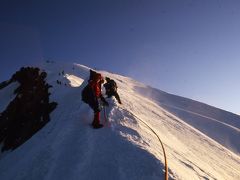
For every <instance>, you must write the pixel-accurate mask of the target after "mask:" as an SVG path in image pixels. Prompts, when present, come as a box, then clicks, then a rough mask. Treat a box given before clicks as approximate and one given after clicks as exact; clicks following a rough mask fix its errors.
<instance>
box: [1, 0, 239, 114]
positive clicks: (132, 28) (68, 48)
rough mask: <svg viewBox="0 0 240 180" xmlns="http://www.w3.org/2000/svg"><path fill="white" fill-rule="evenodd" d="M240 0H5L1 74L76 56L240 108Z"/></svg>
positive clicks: (79, 60)
mask: <svg viewBox="0 0 240 180" xmlns="http://www.w3.org/2000/svg"><path fill="white" fill-rule="evenodd" d="M239 9H240V1H238V0H211V1H210V0H181V1H180V0H74V1H73V0H66V1H63V0H51V1H48V0H22V1H19V0H15V1H13V0H1V1H0V81H3V80H6V79H8V78H9V77H10V75H11V74H12V73H13V72H14V71H15V70H17V69H19V67H21V66H25V65H27V64H30V63H32V62H37V61H42V60H46V59H49V60H54V61H65V62H76V63H80V64H84V65H87V66H89V67H92V68H99V69H103V70H107V71H110V72H114V73H118V74H122V75H126V76H130V77H133V78H134V79H137V80H139V81H142V82H144V83H146V84H149V85H151V86H153V87H156V88H158V89H161V90H163V91H166V92H169V93H172V94H177V95H180V96H184V97H188V98H191V99H195V100H199V101H201V102H205V103H207V104H210V105H213V106H216V107H219V108H222V109H225V110H228V111H232V112H235V113H239V114H240V102H239V101H240V93H239V89H240V85H239V84H240V83H239V77H240V71H239V67H240V11H239Z"/></svg>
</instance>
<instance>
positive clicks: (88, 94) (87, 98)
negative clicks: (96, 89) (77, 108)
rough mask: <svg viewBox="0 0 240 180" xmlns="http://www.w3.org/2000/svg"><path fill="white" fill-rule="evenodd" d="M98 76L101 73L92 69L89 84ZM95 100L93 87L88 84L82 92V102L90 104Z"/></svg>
mask: <svg viewBox="0 0 240 180" xmlns="http://www.w3.org/2000/svg"><path fill="white" fill-rule="evenodd" d="M98 75H99V73H97V72H96V71H93V70H91V69H90V76H89V80H88V83H89V82H91V81H92V80H94V79H95V78H96V77H97V76H98ZM100 75H101V74H100ZM93 99H94V93H93V90H92V88H91V86H90V85H89V84H88V85H87V86H86V87H84V88H83V90H82V101H83V102H85V103H87V104H89V103H90V102H92V101H93Z"/></svg>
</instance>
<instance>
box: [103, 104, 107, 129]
mask: <svg viewBox="0 0 240 180" xmlns="http://www.w3.org/2000/svg"><path fill="white" fill-rule="evenodd" d="M103 113H104V119H105V123H104V124H105V125H106V124H107V116H106V107H105V106H103Z"/></svg>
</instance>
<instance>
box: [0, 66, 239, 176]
mask: <svg viewBox="0 0 240 180" xmlns="http://www.w3.org/2000/svg"><path fill="white" fill-rule="evenodd" d="M41 67H42V69H44V70H45V71H46V72H47V73H48V83H49V84H51V85H53V88H52V89H51V93H52V94H51V98H52V100H54V101H56V102H58V107H57V109H56V110H55V111H53V113H52V114H51V119H52V120H51V121H50V122H49V123H48V124H47V125H46V126H45V127H44V128H43V129H41V130H40V131H39V132H38V133H37V134H35V135H34V136H33V137H32V138H31V139H30V140H28V141H27V142H26V143H25V144H23V145H22V146H20V147H19V148H18V149H16V150H15V151H13V152H5V153H3V154H1V156H0V177H1V179H3V180H11V179H14V180H15V179H16V180H22V179H34V180H42V179H44V180H53V179H71V180H75V179H76V180H79V179H83V180H93V179H94V180H95V179H109V180H113V179H119V180H125V179H131V180H138V179H144V180H145V179H146V180H155V179H164V156H163V151H162V149H161V145H160V144H159V141H158V139H157V138H156V136H155V135H154V134H153V133H152V132H151V131H150V130H149V128H148V127H147V126H146V125H144V124H143V123H142V122H141V121H140V120H139V119H138V118H140V119H142V120H143V121H144V122H146V123H147V124H148V125H149V126H150V127H152V128H153V129H154V131H155V132H156V133H157V134H158V135H159V137H160V138H161V140H162V142H163V144H164V147H165V149H166V154H167V160H168V167H169V179H183V180H186V179H189V180H192V179H227V180H231V179H232V180H237V179H240V157H239V155H238V154H237V153H239V152H240V151H239V148H240V147H239V144H238V143H237V141H236V139H237V138H238V139H239V136H240V135H239V127H240V118H239V116H237V115H233V114H231V113H228V112H225V111H222V110H219V109H217V110H216V109H215V108H213V107H209V106H204V104H202V103H198V102H196V101H194V103H193V102H192V100H188V99H186V98H183V99H184V103H183V99H181V97H176V96H174V95H170V94H167V93H164V92H162V91H159V90H156V89H153V88H151V87H148V86H145V85H144V84H142V83H139V82H137V81H134V80H132V79H130V78H127V77H123V76H120V75H116V74H112V73H108V72H105V71H100V72H101V73H102V74H103V75H104V76H109V77H110V78H113V79H114V80H115V81H116V82H117V84H118V87H119V88H118V92H119V95H120V97H121V99H122V102H123V105H121V106H119V105H118V104H117V103H116V101H115V100H114V99H108V101H109V102H110V106H109V107H108V108H107V109H106V113H107V115H108V119H109V124H108V125H107V124H106V126H105V127H104V128H102V129H98V130H95V129H92V128H91V127H90V126H89V124H90V123H91V120H92V111H91V109H90V108H89V107H88V106H87V105H86V104H84V103H83V102H82V101H81V90H82V88H83V87H84V86H85V84H86V81H85V80H86V79H87V78H88V75H89V68H88V67H85V66H82V65H78V64H57V63H46V64H43V65H41ZM62 71H64V73H62ZM61 73H62V74H61ZM57 80H59V81H61V82H62V84H61V85H59V84H57V83H56V81H57ZM65 83H66V85H65ZM3 90H4V91H5V89H3ZM3 90H1V91H0V93H1V92H2V93H3ZM153 92H154V93H153ZM4 93H5V92H4ZM190 103H191V104H193V106H192V105H191V106H189V104H190ZM1 105H2V102H1ZM196 106H200V107H201V108H200V110H199V108H196ZM195 108H196V109H195ZM215 113H216V114H215ZM102 115H103V113H102ZM136 117H138V118H136ZM190 117H191V118H190ZM229 117H234V118H235V119H232V118H229ZM227 118H229V120H228V119H227ZM101 119H102V120H103V123H106V122H104V118H103V117H102V118H101ZM201 121H204V124H201V123H200V122H201ZM209 124H211V126H214V128H216V127H219V128H216V129H214V131H212V134H209V131H210V129H209ZM216 124H217V125H216ZM219 124H221V126H220V125H219ZM204 130H205V132H204ZM220 132H222V134H221V136H225V137H224V138H226V139H227V138H229V139H230V142H231V143H232V144H231V146H232V145H234V146H235V147H234V148H235V151H232V149H230V147H231V146H229V144H228V142H229V141H228V142H227V141H226V143H224V142H222V143H221V142H219V141H218V142H217V140H216V138H215V137H214V136H216V137H220V135H219V133H220ZM219 139H221V138H219ZM232 139H234V140H232ZM219 143H221V144H219ZM234 152H235V153H234Z"/></svg>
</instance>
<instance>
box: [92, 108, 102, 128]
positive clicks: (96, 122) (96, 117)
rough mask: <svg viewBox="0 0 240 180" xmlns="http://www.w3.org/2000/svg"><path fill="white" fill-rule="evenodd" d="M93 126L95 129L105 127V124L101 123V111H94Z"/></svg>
mask: <svg viewBox="0 0 240 180" xmlns="http://www.w3.org/2000/svg"><path fill="white" fill-rule="evenodd" d="M92 126H93V128H94V129H98V128H101V127H103V125H102V124H100V112H95V113H94V119H93V122H92Z"/></svg>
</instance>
